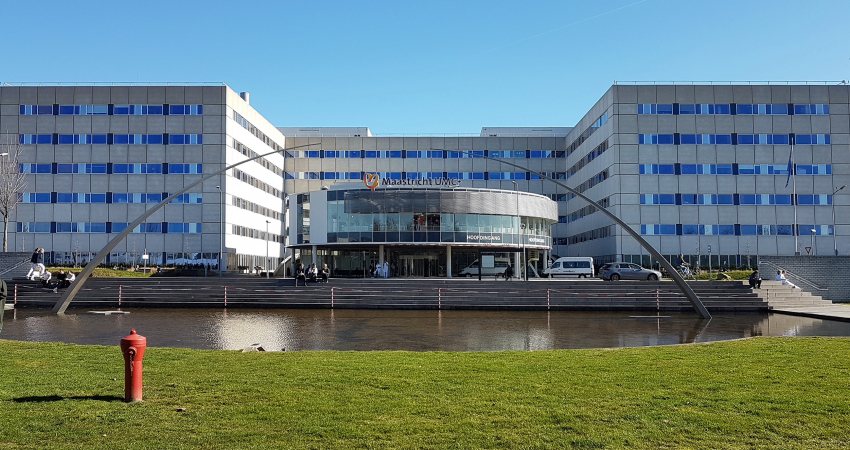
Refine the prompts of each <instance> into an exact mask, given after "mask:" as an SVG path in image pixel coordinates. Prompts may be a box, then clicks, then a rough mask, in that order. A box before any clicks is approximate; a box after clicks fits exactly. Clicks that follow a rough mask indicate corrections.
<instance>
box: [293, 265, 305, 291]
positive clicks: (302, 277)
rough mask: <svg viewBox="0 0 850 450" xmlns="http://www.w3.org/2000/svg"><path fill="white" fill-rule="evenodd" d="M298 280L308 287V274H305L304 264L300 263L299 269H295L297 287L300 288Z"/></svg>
mask: <svg viewBox="0 0 850 450" xmlns="http://www.w3.org/2000/svg"><path fill="white" fill-rule="evenodd" d="M298 280H301V281H302V282H303V283H304V286H307V274H306V273H305V272H304V264H301V263H298V268H297V269H295V285H296V286H298Z"/></svg>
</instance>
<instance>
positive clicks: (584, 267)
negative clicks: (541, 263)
mask: <svg viewBox="0 0 850 450" xmlns="http://www.w3.org/2000/svg"><path fill="white" fill-rule="evenodd" d="M543 274H544V275H546V276H549V277H552V278H555V276H556V275H575V276H577V277H579V278H582V277H584V278H587V277H591V278H592V277H593V276H594V273H593V258H591V257H585V256H565V257H563V258H558V259H556V260H555V262H553V263H552V265H551V266H549V267H548V268H546V270H544V271H543Z"/></svg>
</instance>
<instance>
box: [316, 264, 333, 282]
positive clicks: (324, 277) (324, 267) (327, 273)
mask: <svg viewBox="0 0 850 450" xmlns="http://www.w3.org/2000/svg"><path fill="white" fill-rule="evenodd" d="M330 275H331V270H330V269H329V268H328V264H327V263H325V264H323V265H322V270H321V272H319V278H321V280H322V281H324V282H325V283H327V282H328V277H330Z"/></svg>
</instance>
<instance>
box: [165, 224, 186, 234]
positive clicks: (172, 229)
mask: <svg viewBox="0 0 850 450" xmlns="http://www.w3.org/2000/svg"><path fill="white" fill-rule="evenodd" d="M185 225H186V224H183V223H169V224H168V230H167V232H168V233H183V232H184V231H185V230H186V228H187V227H186V226H185Z"/></svg>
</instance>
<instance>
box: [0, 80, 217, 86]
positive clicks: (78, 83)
mask: <svg viewBox="0 0 850 450" xmlns="http://www.w3.org/2000/svg"><path fill="white" fill-rule="evenodd" d="M0 86H10V87H30V86H227V83H225V82H223V81H0Z"/></svg>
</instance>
